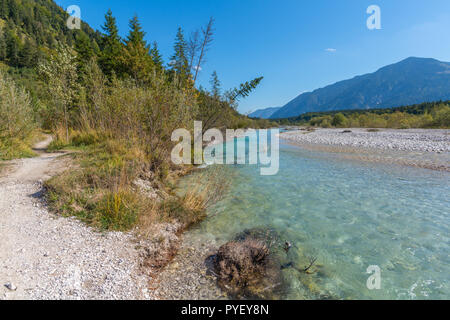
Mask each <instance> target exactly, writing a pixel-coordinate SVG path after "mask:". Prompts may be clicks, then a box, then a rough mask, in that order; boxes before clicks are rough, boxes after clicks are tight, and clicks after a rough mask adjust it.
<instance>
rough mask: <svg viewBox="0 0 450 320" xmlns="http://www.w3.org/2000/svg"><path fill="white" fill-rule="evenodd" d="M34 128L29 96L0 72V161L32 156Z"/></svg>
mask: <svg viewBox="0 0 450 320" xmlns="http://www.w3.org/2000/svg"><path fill="white" fill-rule="evenodd" d="M34 128H35V127H34V119H33V107H32V103H31V99H30V96H29V94H28V93H27V92H25V90H24V89H22V88H20V87H18V86H17V85H16V84H15V83H14V81H13V80H12V79H11V78H9V77H8V76H7V75H5V74H4V73H3V72H1V71H0V159H12V158H17V157H23V156H32V155H33V152H32V151H31V148H30V144H31V142H32V141H31V140H32V134H33V130H34Z"/></svg>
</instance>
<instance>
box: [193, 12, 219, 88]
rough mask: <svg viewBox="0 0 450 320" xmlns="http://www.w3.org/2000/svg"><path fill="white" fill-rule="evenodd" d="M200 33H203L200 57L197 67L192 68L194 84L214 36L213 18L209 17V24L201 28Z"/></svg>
mask: <svg viewBox="0 0 450 320" xmlns="http://www.w3.org/2000/svg"><path fill="white" fill-rule="evenodd" d="M202 33H203V41H202V44H201V50H200V55H199V57H198V62H197V65H195V66H193V67H194V68H195V76H194V83H195V82H196V81H197V76H198V72H199V70H200V68H201V66H202V65H203V63H204V62H205V55H206V52H207V51H208V49H209V46H210V45H211V42H212V41H213V36H214V18H213V17H211V18H210V19H209V22H208V24H207V25H206V27H205V28H202Z"/></svg>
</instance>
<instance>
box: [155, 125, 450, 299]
mask: <svg viewBox="0 0 450 320" xmlns="http://www.w3.org/2000/svg"><path fill="white" fill-rule="evenodd" d="M359 130H364V129H359ZM343 131H344V129H343V130H336V131H335V132H336V134H343V133H342V132H343ZM300 132H304V131H300ZM347 133H348V132H347ZM347 133H346V134H347ZM282 138H283V134H282ZM286 142H289V141H287V140H283V141H282V143H281V144H280V171H279V174H277V175H275V176H271V177H261V176H260V175H259V168H258V166H233V167H231V170H232V172H234V173H235V174H234V176H233V178H230V180H231V181H232V185H231V188H230V192H228V193H227V194H226V196H225V198H224V199H223V200H222V201H220V202H218V203H217V204H215V205H214V206H213V207H212V208H210V209H209V210H208V218H206V219H205V220H204V221H203V222H201V223H200V224H199V225H196V226H195V227H193V228H192V229H190V230H188V231H187V232H186V233H185V234H183V235H182V244H181V247H180V250H179V253H178V255H177V256H176V257H175V258H174V260H173V261H172V262H171V263H169V265H168V266H167V267H166V268H165V269H164V270H163V271H162V273H161V274H160V276H159V277H158V285H157V286H155V291H154V292H155V293H157V296H158V298H160V299H223V298H227V296H226V295H225V293H224V292H222V291H221V290H219V289H218V288H217V286H216V283H217V278H216V275H214V274H213V273H211V272H210V268H209V266H208V263H209V261H210V260H209V259H210V256H211V255H212V254H214V253H216V252H217V250H218V248H219V247H221V246H222V245H224V244H225V243H227V242H229V241H232V240H233V239H235V237H236V235H238V234H240V233H241V232H243V231H245V230H252V229H259V228H263V229H273V230H275V231H276V232H277V234H278V235H279V237H280V239H281V241H282V242H284V241H285V240H286V241H289V243H291V244H293V249H292V250H290V251H289V253H288V254H287V255H286V257H283V261H281V262H282V263H283V265H284V266H287V267H286V268H283V269H282V271H281V272H282V277H283V292H284V293H283V297H282V299H295V300H297V299H299V300H304V299H312V300H315V299H330V298H331V299H433V298H434V299H436V298H442V297H447V296H448V286H447V285H446V284H445V276H444V274H445V273H446V269H448V267H447V266H446V264H445V262H444V261H445V259H446V256H447V255H446V247H447V246H446V245H445V243H447V242H446V241H447V239H448V236H447V234H448V232H447V230H448V222H447V221H448V220H447V218H448V214H447V211H448V210H446V208H448V200H447V199H446V196H445V195H446V194H447V193H448V182H447V181H448V180H447V179H448V178H447V177H448V172H439V171H436V170H425V169H422V168H420V167H421V166H423V163H424V161H425V159H426V158H427V157H431V160H433V159H432V158H433V156H437V157H439V158H438V159H443V158H441V157H444V156H445V155H446V153H445V152H444V153H437V152H435V153H433V152H423V151H422V152H419V151H406V150H387V149H381V150H375V149H374V148H372V149H371V148H366V149H364V148H360V147H355V149H354V154H352V153H348V154H347V153H344V152H343V150H347V148H345V147H343V146H338V145H337V146H332V145H331V146H328V147H330V148H331V147H333V148H336V149H337V150H340V152H339V153H338V152H334V153H330V152H326V151H325V149H324V148H322V146H323V145H320V147H321V148H318V149H316V150H317V151H315V150H313V149H314V148H313V147H317V146H319V145H318V144H313V143H311V144H310V145H309V146H311V147H304V145H301V146H300V147H299V145H298V144H295V143H286ZM319 151H320V152H319ZM362 151H364V152H362ZM361 154H363V155H365V156H367V157H370V159H371V160H373V161H370V162H369V161H364V162H363V161H355V160H356V159H358V160H361V159H359V158H357V157H356V155H358V156H360V157H361ZM377 154H378V156H379V157H380V159H379V161H375V158H376V157H375V156H374V155H377ZM413 154H416V155H417V157H418V158H416V159H415V160H417V161H418V164H417V165H416V166H404V165H398V164H400V163H401V162H402V161H406V160H411V159H412V158H411V157H412V156H411V155H413ZM403 157H405V158H404V159H403ZM398 159H400V160H398ZM405 159H406V160H405ZM386 160H389V161H386ZM413 160H414V159H413ZM433 161H435V160H433ZM419 162H420V163H419ZM433 163H434V162H433ZM392 164H394V165H392ZM187 179H190V178H189V177H187ZM184 184H185V185H189V181H184ZM311 258H313V259H314V261H316V260H315V259H316V258H317V262H316V269H315V270H314V271H313V272H312V273H310V274H305V273H301V272H298V270H299V269H302V268H305V267H306V266H308V263H309V261H310V259H311ZM370 265H378V266H379V267H380V268H381V270H382V274H383V289H382V290H375V291H369V290H367V288H366V281H367V277H368V275H366V270H367V268H368V266H370Z"/></svg>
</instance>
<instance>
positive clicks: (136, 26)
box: [123, 16, 153, 82]
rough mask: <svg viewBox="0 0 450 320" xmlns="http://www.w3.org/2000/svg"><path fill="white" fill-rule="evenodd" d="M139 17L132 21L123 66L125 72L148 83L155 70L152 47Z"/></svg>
mask: <svg viewBox="0 0 450 320" xmlns="http://www.w3.org/2000/svg"><path fill="white" fill-rule="evenodd" d="M144 37H145V32H144V31H143V30H142V27H141V24H140V23H139V20H138V18H137V16H134V17H133V19H131V20H130V33H129V35H128V38H127V40H126V41H125V54H124V56H123V64H124V66H125V72H126V73H127V74H128V75H129V76H131V77H132V78H133V79H135V80H137V81H139V82H147V81H149V78H150V73H151V71H152V69H153V61H152V58H151V56H150V47H149V46H148V45H147V42H146V41H145V40H144Z"/></svg>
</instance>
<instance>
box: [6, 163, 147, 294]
mask: <svg viewBox="0 0 450 320" xmlns="http://www.w3.org/2000/svg"><path fill="white" fill-rule="evenodd" d="M58 163H60V162H59V161H58V159H57V157H56V156H55V155H42V156H41V157H39V158H34V159H25V160H19V161H16V162H15V163H14V165H15V168H13V170H12V171H10V172H9V173H8V174H7V176H6V177H3V178H0V299H8V300H9V299H26V300H37V299H68V300H69V299H88V300H94V299H95V300H112V299H133V300H135V299H149V298H151V297H150V293H149V292H148V290H147V288H148V279H147V277H146V276H145V275H144V274H143V273H141V272H140V262H141V260H142V257H141V256H140V252H139V250H138V249H137V246H136V243H135V242H134V237H133V235H132V234H127V233H119V232H109V233H104V234H101V233H98V232H96V231H94V230H92V229H91V228H89V227H87V226H85V225H84V224H82V223H81V222H79V221H77V220H75V219H72V218H62V217H57V216H55V215H53V214H51V213H49V212H48V210H47V208H46V206H45V203H43V200H42V183H41V182H40V181H38V180H36V179H37V178H38V177H39V176H45V175H47V176H51V174H52V169H54V168H56V167H57V166H58V165H57V164H58ZM60 166H61V165H60Z"/></svg>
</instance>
